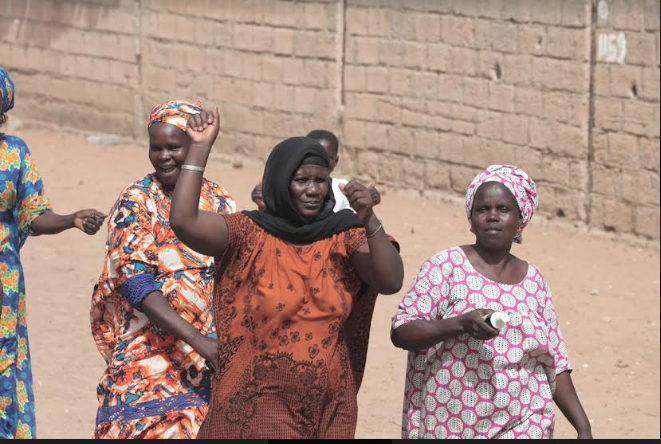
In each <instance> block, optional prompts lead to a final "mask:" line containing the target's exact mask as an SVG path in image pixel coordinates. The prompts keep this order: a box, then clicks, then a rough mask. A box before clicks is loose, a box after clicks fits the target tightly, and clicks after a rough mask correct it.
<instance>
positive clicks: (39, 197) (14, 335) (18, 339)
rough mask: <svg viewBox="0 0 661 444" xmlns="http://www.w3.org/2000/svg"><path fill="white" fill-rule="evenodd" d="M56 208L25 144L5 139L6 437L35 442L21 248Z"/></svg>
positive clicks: (1, 146) (0, 214) (1, 162)
mask: <svg viewBox="0 0 661 444" xmlns="http://www.w3.org/2000/svg"><path fill="white" fill-rule="evenodd" d="M46 211H51V205H50V202H49V201H48V198H47V197H46V195H45V193H44V185H43V182H42V181H41V177H40V176H39V173H38V172H37V169H36V167H35V165H34V162H33V160H32V156H31V155H30V150H29V149H28V147H27V145H26V144H25V142H23V141H22V140H21V139H19V138H18V137H14V136H8V135H4V136H3V135H0V281H1V283H2V292H3V294H4V297H3V302H2V317H1V318H0V346H1V347H0V438H35V437H36V421H35V413H34V393H33V391H32V365H31V364H30V350H29V347H28V326H27V323H26V322H25V281H24V280H23V268H22V267H21V257H20V253H19V252H20V249H21V247H22V246H23V244H24V243H25V241H26V239H27V237H28V236H29V235H30V234H31V233H30V227H31V226H32V222H33V221H34V220H35V219H36V218H37V217H38V216H39V215H41V214H43V213H44V212H46Z"/></svg>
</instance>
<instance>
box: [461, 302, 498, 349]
mask: <svg viewBox="0 0 661 444" xmlns="http://www.w3.org/2000/svg"><path fill="white" fill-rule="evenodd" d="M492 313H494V311H493V310H489V309H486V308H483V309H480V310H474V311H471V312H468V313H466V314H464V315H461V316H459V317H458V318H457V320H458V321H459V324H460V325H461V327H462V330H463V332H464V333H468V334H469V335H471V336H472V337H473V338H475V339H479V340H481V341H488V340H489V339H493V338H495V337H497V336H498V334H499V333H500V331H498V330H497V329H495V328H493V327H492V326H491V325H489V323H488V322H487V321H485V320H484V318H485V317H486V316H489V315H490V314H492Z"/></svg>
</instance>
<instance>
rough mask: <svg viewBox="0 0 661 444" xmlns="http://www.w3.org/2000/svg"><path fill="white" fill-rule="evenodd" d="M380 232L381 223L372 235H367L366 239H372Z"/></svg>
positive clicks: (381, 228)
mask: <svg viewBox="0 0 661 444" xmlns="http://www.w3.org/2000/svg"><path fill="white" fill-rule="evenodd" d="M381 230H383V222H380V225H379V228H377V229H376V231H374V233H372V234H368V235H367V238H368V239H372V238H373V237H374V236H376V235H377V234H379V231H381Z"/></svg>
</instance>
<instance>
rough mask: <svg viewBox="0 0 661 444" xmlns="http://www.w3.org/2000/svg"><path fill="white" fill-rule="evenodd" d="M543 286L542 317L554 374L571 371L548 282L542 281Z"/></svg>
mask: <svg viewBox="0 0 661 444" xmlns="http://www.w3.org/2000/svg"><path fill="white" fill-rule="evenodd" d="M544 288H545V291H546V303H545V305H544V313H543V315H544V319H545V320H546V323H547V325H548V328H549V348H550V351H551V354H552V355H553V361H554V362H553V363H554V367H555V374H556V375H559V374H560V373H562V372H566V371H571V370H572V367H571V365H570V364H569V353H568V352H567V345H566V344H565V340H564V338H563V337H562V332H561V331H560V323H559V322H558V317H557V315H556V312H555V308H554V307H553V295H552V293H551V288H550V287H549V285H548V283H547V282H546V281H544Z"/></svg>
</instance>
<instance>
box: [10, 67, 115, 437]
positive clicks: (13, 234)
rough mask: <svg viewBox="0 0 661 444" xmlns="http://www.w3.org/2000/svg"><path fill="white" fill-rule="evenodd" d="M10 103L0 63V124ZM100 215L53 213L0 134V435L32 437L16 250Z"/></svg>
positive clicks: (26, 155) (23, 158) (19, 152)
mask: <svg viewBox="0 0 661 444" xmlns="http://www.w3.org/2000/svg"><path fill="white" fill-rule="evenodd" d="M13 106H14V84H13V82H12V80H11V78H10V77H9V74H8V73H7V71H5V70H4V69H3V68H1V67H0V127H1V126H2V124H4V123H5V122H6V120H7V112H8V111H9V110H11V109H12V108H13ZM104 218H105V217H104V215H103V214H102V213H99V212H98V211H96V210H81V211H78V212H76V213H73V214H70V215H66V216H60V215H58V214H55V213H53V211H52V207H51V204H50V202H49V201H48V198H47V197H46V194H45V193H44V185H43V183H42V181H41V177H40V176H39V173H38V171H37V169H36V168H35V165H34V162H33V160H32V156H31V154H30V151H29V150H28V147H27V145H26V144H25V142H23V140H21V139H19V138H18V137H15V136H10V135H8V134H2V133H1V132H0V284H1V285H0V304H1V306H2V312H1V313H2V314H1V316H0V438H35V437H36V421H35V412H34V394H33V391H32V366H31V364H30V351H29V347H28V329H27V324H26V320H25V282H24V280H23V269H22V267H21V259H20V255H19V251H20V249H21V247H22V246H23V244H24V243H25V240H26V239H27V237H28V236H31V235H33V236H34V235H40V234H57V233H60V232H62V231H64V230H67V229H69V228H74V227H75V228H78V229H79V230H81V231H84V232H85V233H87V234H94V233H96V232H97V231H98V230H99V228H100V227H101V225H102V224H103V219H104Z"/></svg>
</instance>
